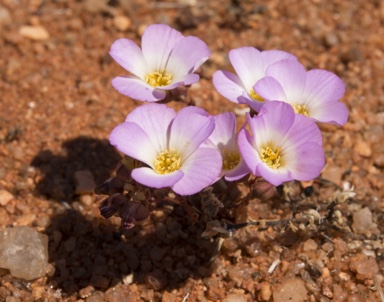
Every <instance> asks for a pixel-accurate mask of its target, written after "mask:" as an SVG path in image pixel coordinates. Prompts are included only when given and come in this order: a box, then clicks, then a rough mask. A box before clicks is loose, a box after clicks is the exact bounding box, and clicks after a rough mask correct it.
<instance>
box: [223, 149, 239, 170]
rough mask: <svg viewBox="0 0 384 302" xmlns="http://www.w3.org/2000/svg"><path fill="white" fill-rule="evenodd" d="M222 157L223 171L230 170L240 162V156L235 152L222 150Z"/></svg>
mask: <svg viewBox="0 0 384 302" xmlns="http://www.w3.org/2000/svg"><path fill="white" fill-rule="evenodd" d="M222 156H223V170H227V171H228V170H232V169H233V168H235V167H236V166H237V165H238V164H239V162H240V154H239V152H237V151H231V150H224V151H222Z"/></svg>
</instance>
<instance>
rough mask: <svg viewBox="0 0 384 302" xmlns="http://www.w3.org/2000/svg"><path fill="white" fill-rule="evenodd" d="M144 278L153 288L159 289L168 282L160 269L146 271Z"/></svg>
mask: <svg viewBox="0 0 384 302" xmlns="http://www.w3.org/2000/svg"><path fill="white" fill-rule="evenodd" d="M145 279H146V281H147V283H148V284H149V285H150V286H151V287H152V288H153V289H154V290H160V289H162V288H163V287H165V286H166V285H167V284H168V280H167V278H166V277H165V276H164V275H163V274H162V273H161V272H160V271H153V272H150V273H148V274H147V275H146V277H145Z"/></svg>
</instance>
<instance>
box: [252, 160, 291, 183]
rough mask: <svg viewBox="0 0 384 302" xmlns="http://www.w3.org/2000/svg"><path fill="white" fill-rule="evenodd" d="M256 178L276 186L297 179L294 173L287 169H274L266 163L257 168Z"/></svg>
mask: <svg viewBox="0 0 384 302" xmlns="http://www.w3.org/2000/svg"><path fill="white" fill-rule="evenodd" d="M255 176H261V177H263V178H264V179H265V180H266V181H268V182H269V183H271V184H273V185H274V186H279V185H281V184H282V183H283V182H287V181H291V180H293V179H295V177H294V175H293V173H292V172H291V171H290V170H289V169H287V168H279V169H272V168H271V167H269V166H268V165H267V164H266V163H262V164H260V165H258V166H257V171H256V173H255Z"/></svg>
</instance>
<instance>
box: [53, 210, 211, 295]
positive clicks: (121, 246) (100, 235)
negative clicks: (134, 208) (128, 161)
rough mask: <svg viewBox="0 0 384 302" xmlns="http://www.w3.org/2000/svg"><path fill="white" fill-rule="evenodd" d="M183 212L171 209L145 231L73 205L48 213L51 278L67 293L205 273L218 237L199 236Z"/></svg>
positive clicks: (177, 282)
mask: <svg viewBox="0 0 384 302" xmlns="http://www.w3.org/2000/svg"><path fill="white" fill-rule="evenodd" d="M179 210H180V211H179ZM177 211H179V212H180V213H179V214H176V213H175V212H177ZM186 215H187V214H186V213H182V210H181V209H175V211H174V212H173V213H172V214H171V215H170V216H168V217H167V219H166V221H165V222H162V223H155V222H154V221H151V222H149V223H150V224H151V226H150V227H146V228H145V231H144V229H143V228H142V227H140V226H135V227H134V228H133V229H131V230H127V231H121V230H120V229H119V227H117V226H114V225H112V224H111V223H110V222H109V221H108V220H103V219H102V218H93V217H84V216H83V215H82V214H80V213H79V212H77V211H74V210H68V211H67V212H66V213H65V214H62V215H58V216H56V217H53V218H52V224H51V226H50V227H49V228H48V229H47V235H48V236H49V259H50V260H49V261H50V263H52V264H53V265H54V266H55V268H56V271H55V275H54V276H53V277H52V279H51V282H53V285H54V286H55V287H56V288H61V289H62V293H64V294H68V295H71V294H73V293H75V292H77V291H79V290H80V289H82V288H86V287H87V286H89V285H91V286H93V287H94V288H96V289H99V290H102V291H105V290H107V289H108V288H110V287H113V286H114V285H116V284H118V283H122V282H124V283H141V284H143V283H146V284H148V285H150V287H151V288H153V289H155V290H159V289H168V290H172V289H174V288H180V287H182V286H183V284H184V282H185V280H187V279H188V278H202V277H207V276H210V275H211V273H212V269H213V268H212V265H211V262H212V259H213V258H214V256H215V255H216V254H217V251H218V242H217V241H211V240H206V239H203V238H202V237H201V232H202V228H201V227H199V226H196V225H192V223H191V222H190V221H188V219H185V217H186Z"/></svg>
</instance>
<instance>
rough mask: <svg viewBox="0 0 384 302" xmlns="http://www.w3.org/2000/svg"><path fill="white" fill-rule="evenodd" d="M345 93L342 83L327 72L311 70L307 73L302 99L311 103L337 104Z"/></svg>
mask: <svg viewBox="0 0 384 302" xmlns="http://www.w3.org/2000/svg"><path fill="white" fill-rule="evenodd" d="M344 93H345V85H344V83H343V81H342V80H341V79H340V78H339V77H338V76H337V75H335V74H334V73H332V72H329V71H327V70H321V69H313V70H310V71H308V72H307V79H306V82H305V90H304V96H303V97H304V98H305V99H307V100H308V103H312V102H316V103H318V102H322V103H327V102H337V101H338V100H340V99H341V98H342V97H343V95H344Z"/></svg>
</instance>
